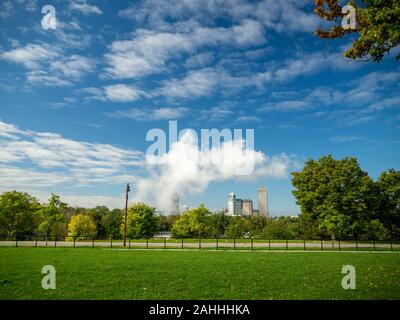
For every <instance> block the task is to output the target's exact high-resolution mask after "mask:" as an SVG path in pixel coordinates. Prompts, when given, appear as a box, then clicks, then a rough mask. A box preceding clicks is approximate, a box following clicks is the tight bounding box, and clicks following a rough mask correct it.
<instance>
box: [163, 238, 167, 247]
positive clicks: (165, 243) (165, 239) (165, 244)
mask: <svg viewBox="0 0 400 320" xmlns="http://www.w3.org/2000/svg"><path fill="white" fill-rule="evenodd" d="M166 248H167V238H164V249H166Z"/></svg>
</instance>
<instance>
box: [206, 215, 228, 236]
mask: <svg viewBox="0 0 400 320" xmlns="http://www.w3.org/2000/svg"><path fill="white" fill-rule="evenodd" d="M230 218H231V217H228V216H226V215H225V213H224V212H217V213H214V214H210V215H209V216H208V217H207V218H206V223H207V224H208V228H207V229H208V230H209V231H208V233H209V234H208V236H210V237H217V238H219V237H221V236H223V235H224V234H225V232H226V228H227V227H228V225H229V221H230Z"/></svg>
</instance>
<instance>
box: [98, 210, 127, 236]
mask: <svg viewBox="0 0 400 320" xmlns="http://www.w3.org/2000/svg"><path fill="white" fill-rule="evenodd" d="M121 224H122V210H121V209H114V210H111V211H110V212H108V213H106V214H105V215H104V216H103V220H102V225H103V227H104V231H105V233H106V236H107V237H113V238H114V239H119V238H121Z"/></svg>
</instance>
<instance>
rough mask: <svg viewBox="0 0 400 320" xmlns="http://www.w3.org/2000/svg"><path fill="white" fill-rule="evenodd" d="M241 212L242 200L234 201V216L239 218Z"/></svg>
mask: <svg viewBox="0 0 400 320" xmlns="http://www.w3.org/2000/svg"><path fill="white" fill-rule="evenodd" d="M242 210H243V200H242V199H236V201H235V216H240V215H241V214H242Z"/></svg>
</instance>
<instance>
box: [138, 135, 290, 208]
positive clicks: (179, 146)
mask: <svg viewBox="0 0 400 320" xmlns="http://www.w3.org/2000/svg"><path fill="white" fill-rule="evenodd" d="M153 160H154V159H153ZM294 166H297V165H296V161H295V160H294V159H293V157H291V156H288V155H286V154H279V155H275V156H267V155H266V154H264V153H263V152H260V151H255V150H253V149H246V148H244V147H243V141H242V140H240V141H237V140H232V141H228V142H225V143H221V145H220V146H219V147H212V148H211V149H208V150H202V149H201V148H199V147H198V144H197V139H196V137H195V135H194V134H193V133H192V132H191V131H187V132H185V133H184V134H183V135H182V136H181V137H180V139H179V140H178V141H177V142H175V143H173V145H172V146H171V148H170V151H169V152H168V153H166V154H165V155H164V156H163V157H162V161H159V162H158V163H156V161H150V162H148V164H147V168H146V172H147V173H148V175H147V176H146V177H145V178H141V179H139V180H138V181H137V182H136V190H137V191H136V193H135V196H134V198H135V201H142V202H146V203H150V204H151V205H153V206H155V207H156V208H157V209H161V210H164V211H166V212H167V213H168V212H169V211H170V209H171V199H172V197H173V195H174V194H175V193H178V194H179V196H180V197H181V198H182V197H183V196H184V195H185V194H198V193H201V192H203V191H204V190H205V189H206V188H207V187H208V185H209V184H210V183H211V182H218V181H226V180H229V179H257V178H260V177H262V178H286V177H287V176H288V171H289V169H290V168H291V167H294ZM244 167H246V168H247V169H248V168H251V169H252V170H251V172H249V174H247V175H241V174H240V173H239V174H238V172H240V170H239V171H238V168H244Z"/></svg>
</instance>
